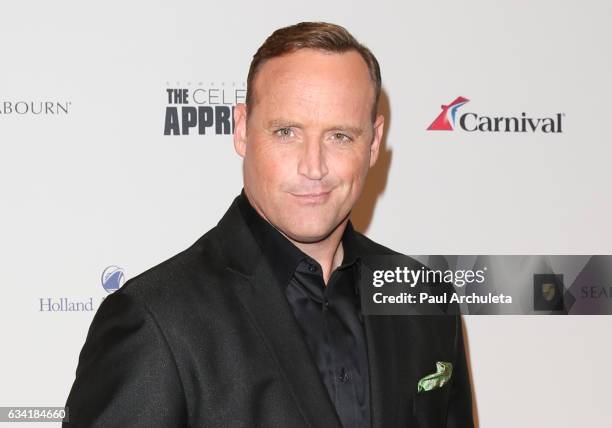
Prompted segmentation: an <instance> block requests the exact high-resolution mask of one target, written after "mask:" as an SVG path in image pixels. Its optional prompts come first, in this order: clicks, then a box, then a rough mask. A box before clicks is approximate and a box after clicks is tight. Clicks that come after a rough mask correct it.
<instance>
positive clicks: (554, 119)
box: [427, 97, 565, 134]
mask: <svg viewBox="0 0 612 428" xmlns="http://www.w3.org/2000/svg"><path fill="white" fill-rule="evenodd" d="M469 101H470V100H468V99H467V98H465V97H457V98H455V100H454V101H453V102H451V103H450V104H448V105H443V106H442V107H441V108H442V112H441V113H440V114H439V115H438V117H436V118H435V120H434V121H433V122H432V123H431V125H429V127H428V128H427V130H428V131H453V130H455V129H457V128H459V129H461V130H463V131H467V132H531V133H535V132H543V133H546V134H548V133H556V134H560V133H562V132H563V118H564V117H565V113H556V114H554V115H552V116H548V117H530V116H528V115H527V113H525V112H522V113H521V114H520V115H516V116H492V115H485V114H479V113H473V112H466V113H463V114H461V115H459V114H458V112H457V111H458V110H459V108H461V107H462V106H464V105H465V104H466V103H467V102H469Z"/></svg>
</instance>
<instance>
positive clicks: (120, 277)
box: [101, 266, 125, 293]
mask: <svg viewBox="0 0 612 428" xmlns="http://www.w3.org/2000/svg"><path fill="white" fill-rule="evenodd" d="M101 280H102V287H104V289H105V290H106V291H107V292H108V293H113V292H115V291H117V290H119V288H121V286H122V285H123V283H124V282H125V271H124V270H123V269H121V268H120V267H119V266H108V267H107V268H106V269H104V271H103V272H102V278H101Z"/></svg>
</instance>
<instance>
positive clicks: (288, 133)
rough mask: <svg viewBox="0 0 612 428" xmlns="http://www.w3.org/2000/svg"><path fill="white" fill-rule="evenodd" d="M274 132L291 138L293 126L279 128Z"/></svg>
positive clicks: (282, 136) (281, 136)
mask: <svg viewBox="0 0 612 428" xmlns="http://www.w3.org/2000/svg"><path fill="white" fill-rule="evenodd" d="M274 133H275V134H276V135H277V136H279V137H280V138H290V137H293V129H291V128H279V129H277V130H276V131H274Z"/></svg>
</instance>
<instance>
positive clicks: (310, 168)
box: [298, 138, 328, 180]
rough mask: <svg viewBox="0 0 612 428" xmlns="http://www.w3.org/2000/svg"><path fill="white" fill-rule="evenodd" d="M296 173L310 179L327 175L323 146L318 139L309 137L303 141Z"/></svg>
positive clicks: (319, 178)
mask: <svg viewBox="0 0 612 428" xmlns="http://www.w3.org/2000/svg"><path fill="white" fill-rule="evenodd" d="M298 173H299V174H301V175H303V176H305V177H307V178H309V179H311V180H321V179H322V178H323V177H325V176H326V175H327V173H328V169H327V165H326V162H325V153H324V148H323V145H322V143H321V141H319V140H318V139H316V138H309V139H306V140H305V141H304V145H303V148H302V153H301V154H300V160H299V162H298Z"/></svg>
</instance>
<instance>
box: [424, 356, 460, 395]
mask: <svg viewBox="0 0 612 428" xmlns="http://www.w3.org/2000/svg"><path fill="white" fill-rule="evenodd" d="M436 370H437V371H436V372H435V373H432V374H429V375H427V376H425V377H424V378H422V379H421V380H419V384H418V388H417V392H423V391H431V390H432V389H435V388H440V387H442V386H444V385H445V384H446V383H447V382H448V381H449V380H450V378H451V375H452V374H453V364H452V363H447V362H445V361H438V362H436Z"/></svg>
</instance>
